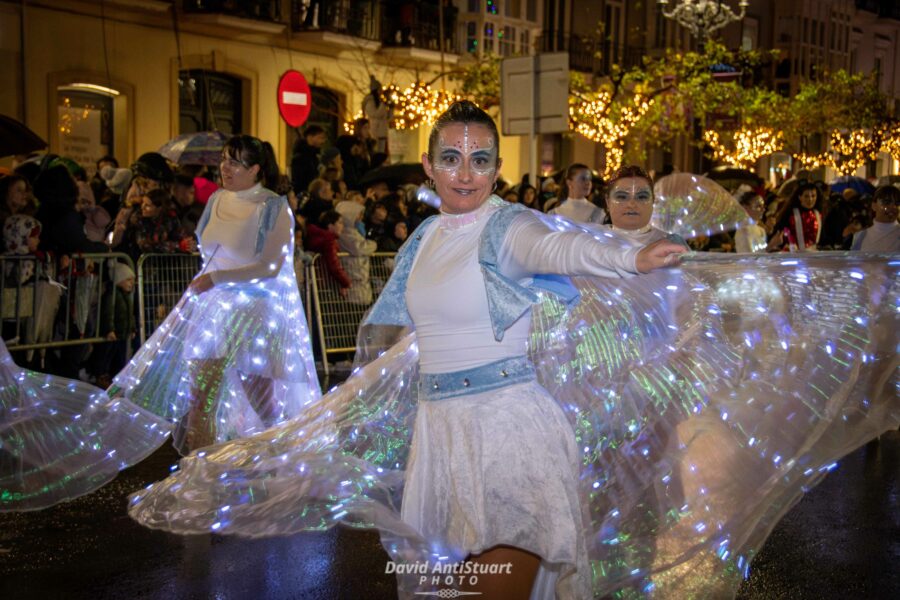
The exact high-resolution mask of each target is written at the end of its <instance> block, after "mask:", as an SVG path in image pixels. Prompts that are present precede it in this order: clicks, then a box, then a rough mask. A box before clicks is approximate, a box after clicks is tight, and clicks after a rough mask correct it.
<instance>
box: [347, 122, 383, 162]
mask: <svg viewBox="0 0 900 600" xmlns="http://www.w3.org/2000/svg"><path fill="white" fill-rule="evenodd" d="M353 137H354V138H356V140H357V141H358V142H359V143H360V144H362V155H363V156H364V157H365V159H366V162H370V161H371V156H372V153H374V152H376V151H377V149H376V147H377V146H378V140H376V139H375V136H373V135H372V124H371V122H370V121H369V119H367V118H366V117H360V118H358V119H356V121H354V122H353Z"/></svg>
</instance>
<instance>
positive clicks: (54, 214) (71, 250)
mask: <svg viewBox="0 0 900 600" xmlns="http://www.w3.org/2000/svg"><path fill="white" fill-rule="evenodd" d="M34 193H35V196H37V198H38V200H40V202H41V205H40V209H39V210H38V212H37V219H38V221H40V222H41V225H43V229H42V231H41V249H42V250H46V251H49V252H53V253H54V254H55V255H56V256H57V257H61V256H72V255H73V254H76V253H86V252H106V251H107V247H106V245H105V244H103V243H101V242H97V241H92V240H91V239H90V238H88V237H87V234H86V233H85V229H84V216H83V215H82V214H81V213H79V212H78V211H77V210H76V208H75V205H76V202H77V201H78V184H77V183H76V182H75V179H74V178H73V177H72V175H71V173H69V171H68V169H66V167H64V166H63V165H54V166H51V167H49V168H47V169H45V170H44V171H42V172H41V174H40V175H39V176H38V178H37V181H36V182H35V186H34Z"/></svg>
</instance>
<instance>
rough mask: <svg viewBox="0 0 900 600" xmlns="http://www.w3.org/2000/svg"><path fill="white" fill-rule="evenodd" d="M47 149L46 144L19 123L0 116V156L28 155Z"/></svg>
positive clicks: (10, 118)
mask: <svg viewBox="0 0 900 600" xmlns="http://www.w3.org/2000/svg"><path fill="white" fill-rule="evenodd" d="M46 147H47V142H45V141H44V140H42V139H41V138H40V136H39V135H38V134H36V133H35V132H33V131H32V130H30V129H29V128H28V127H27V126H25V124H23V123H22V122H21V121H17V120H16V119H13V118H12V117H7V116H6V115H0V156H12V155H14V154H29V153H31V152H34V151H36V150H42V149H44V148H46Z"/></svg>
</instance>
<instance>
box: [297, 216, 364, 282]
mask: <svg viewBox="0 0 900 600" xmlns="http://www.w3.org/2000/svg"><path fill="white" fill-rule="evenodd" d="M343 231H344V220H343V218H342V217H341V215H340V214H339V213H338V212H337V211H335V210H326V211H324V212H323V213H322V214H321V215H319V220H318V222H317V223H316V224H312V223H310V224H309V225H307V227H306V235H307V244H306V247H307V249H308V250H309V251H310V252H315V253H316V254H318V255H319V256H320V260H321V261H322V262H323V264H324V265H325V270H326V272H327V273H328V276H329V277H330V278H331V280H332V281H333V282H334V283H335V284H336V285H337V288H338V293H340V295H341V297H342V298H345V299H346V298H348V295H349V292H350V286H351V285H352V284H353V282H352V280H351V279H350V276H349V275H348V274H347V272H346V271H345V270H344V267H343V265H341V261H340V259H338V239H339V238H340V237H341V233H343Z"/></svg>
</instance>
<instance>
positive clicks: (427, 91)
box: [344, 81, 462, 134]
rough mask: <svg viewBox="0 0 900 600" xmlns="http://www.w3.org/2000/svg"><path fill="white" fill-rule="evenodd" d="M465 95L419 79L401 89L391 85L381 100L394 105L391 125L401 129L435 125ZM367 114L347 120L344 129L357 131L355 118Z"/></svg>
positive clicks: (357, 116)
mask: <svg viewBox="0 0 900 600" xmlns="http://www.w3.org/2000/svg"><path fill="white" fill-rule="evenodd" d="M460 99H462V97H461V96H460V95H459V94H455V93H453V92H448V91H446V90H437V89H434V88H432V87H431V86H430V85H428V84H427V83H422V82H420V81H417V82H415V83H413V84H411V85H409V86H408V87H406V88H404V89H401V88H399V87H397V86H396V85H390V86H388V87H386V88H384V89H383V90H382V92H381V100H382V102H384V103H386V104H387V105H388V106H390V107H391V109H392V114H391V125H390V126H391V128H393V129H397V130H400V131H404V130H412V129H416V128H418V127H421V126H426V127H427V126H430V125H432V124H433V123H434V122H435V121H436V120H437V118H438V117H439V116H440V115H441V113H443V112H444V111H445V110H447V109H448V108H450V105H451V104H452V103H453V102H455V101H456V100H460ZM362 116H363V114H362V111H359V112H357V113H356V115H354V116H353V119H352V120H351V121H349V122H346V123H344V131H346V132H347V133H349V134H352V133H353V130H354V122H355V121H356V120H357V119H359V118H361V117H362Z"/></svg>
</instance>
